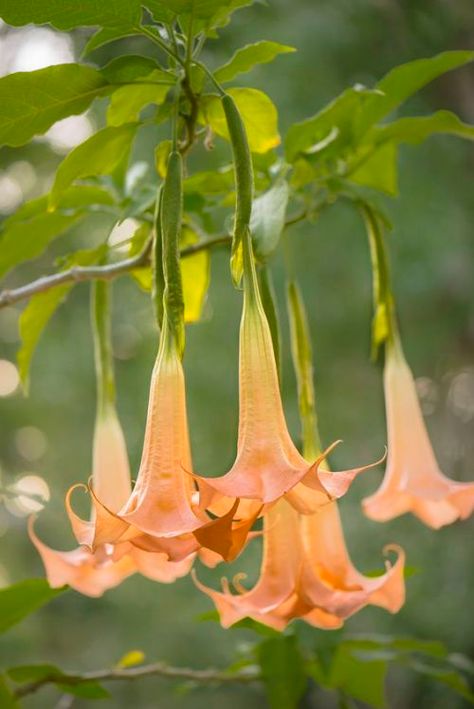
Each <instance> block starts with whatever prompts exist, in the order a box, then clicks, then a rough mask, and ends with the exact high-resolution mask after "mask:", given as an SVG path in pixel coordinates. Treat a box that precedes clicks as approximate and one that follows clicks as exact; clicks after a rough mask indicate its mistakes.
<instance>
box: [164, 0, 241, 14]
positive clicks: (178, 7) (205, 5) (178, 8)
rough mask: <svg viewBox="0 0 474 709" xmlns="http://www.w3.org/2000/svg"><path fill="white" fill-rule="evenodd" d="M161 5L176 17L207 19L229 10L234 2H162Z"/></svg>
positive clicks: (182, 0) (196, 0)
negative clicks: (189, 16)
mask: <svg viewBox="0 0 474 709" xmlns="http://www.w3.org/2000/svg"><path fill="white" fill-rule="evenodd" d="M161 4H162V5H164V7H166V8H168V9H169V10H171V11H172V12H174V13H175V14H176V15H190V14H191V13H192V14H193V15H194V17H196V18H200V19H207V18H210V17H212V16H213V15H215V14H216V13H217V12H218V11H219V10H222V9H228V8H230V6H231V5H232V0H161Z"/></svg>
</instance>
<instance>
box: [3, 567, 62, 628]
mask: <svg viewBox="0 0 474 709" xmlns="http://www.w3.org/2000/svg"><path fill="white" fill-rule="evenodd" d="M65 590H66V589H65V588H54V589H53V588H50V587H49V585H48V583H47V582H46V581H44V580H43V579H28V580H27V581H20V583H16V584H14V585H13V586H8V587H7V588H2V589H0V633H4V632H5V631H6V630H8V629H9V628H11V627H12V626H13V625H16V623H19V622H20V621H21V620H23V618H26V616H28V615H30V613H34V611H36V610H38V608H41V606H43V605H44V604H45V603H49V601H51V600H52V599H53V598H56V596H59V595H60V594H61V593H63V592H64V591H65Z"/></svg>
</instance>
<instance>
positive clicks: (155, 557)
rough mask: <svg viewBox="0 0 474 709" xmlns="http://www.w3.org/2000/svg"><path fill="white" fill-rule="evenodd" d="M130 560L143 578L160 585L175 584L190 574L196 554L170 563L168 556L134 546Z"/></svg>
mask: <svg viewBox="0 0 474 709" xmlns="http://www.w3.org/2000/svg"><path fill="white" fill-rule="evenodd" d="M130 558H131V559H133V561H134V563H135V564H136V568H137V571H139V573H141V574H142V575H143V576H146V577H147V578H149V579H151V580H152V581H159V582H160V583H173V581H176V579H179V578H182V577H183V576H186V575H187V574H188V573H189V571H190V570H191V567H192V565H193V562H194V558H195V554H191V555H190V556H188V557H186V558H184V559H182V560H181V561H169V560H168V557H167V555H166V554H153V553H150V552H146V551H143V550H142V549H138V548H137V547H134V546H132V548H131V550H130Z"/></svg>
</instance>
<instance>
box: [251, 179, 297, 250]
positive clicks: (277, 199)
mask: <svg viewBox="0 0 474 709" xmlns="http://www.w3.org/2000/svg"><path fill="white" fill-rule="evenodd" d="M288 197H289V189H288V183H287V182H286V180H283V179H282V180H279V181H278V182H277V183H276V184H275V185H273V187H271V188H270V189H269V190H268V191H267V192H264V193H263V194H262V195H260V196H259V197H257V199H255V200H254V202H253V204H252V218H251V221H250V229H251V232H252V237H253V240H254V244H255V254H256V256H257V257H258V258H259V259H260V260H262V261H265V260H266V259H267V258H268V257H269V256H270V255H271V254H272V253H273V252H274V251H275V249H276V247H277V246H278V243H279V241H280V237H281V235H282V233H283V229H284V228H285V217H286V207H287V205H288Z"/></svg>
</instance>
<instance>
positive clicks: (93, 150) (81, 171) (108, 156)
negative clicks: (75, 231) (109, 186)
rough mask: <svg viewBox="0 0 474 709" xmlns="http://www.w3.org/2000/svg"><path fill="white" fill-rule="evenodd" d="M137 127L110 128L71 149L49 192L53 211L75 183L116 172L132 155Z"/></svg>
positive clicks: (133, 124) (133, 125) (128, 124)
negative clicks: (131, 150)
mask: <svg viewBox="0 0 474 709" xmlns="http://www.w3.org/2000/svg"><path fill="white" fill-rule="evenodd" d="M137 127H138V124H136V123H127V124H125V125H123V126H117V127H115V126H111V127H109V128H104V129H103V130H100V131H99V132H98V133H95V134H94V135H93V136H91V137H90V138H89V139H88V140H86V141H85V142H84V143H81V144H80V145H78V146H77V148H74V150H71V152H70V153H69V155H67V156H66V157H65V158H64V160H63V161H62V163H61V164H60V166H59V168H58V171H57V173H56V177H55V180H54V184H53V188H52V190H51V193H50V201H49V204H50V208H51V209H54V208H56V207H57V206H58V203H59V200H60V197H61V195H62V194H63V192H64V190H66V189H67V188H68V187H69V185H71V184H72V183H73V182H74V181H75V180H79V179H81V178H84V177H91V176H92V175H94V176H95V175H107V174H110V173H111V172H113V170H114V168H116V167H117V165H119V164H120V163H121V162H122V161H123V160H124V159H125V158H126V157H127V156H128V154H129V152H130V149H131V147H132V141H133V139H134V137H135V133H136V130H137Z"/></svg>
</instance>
